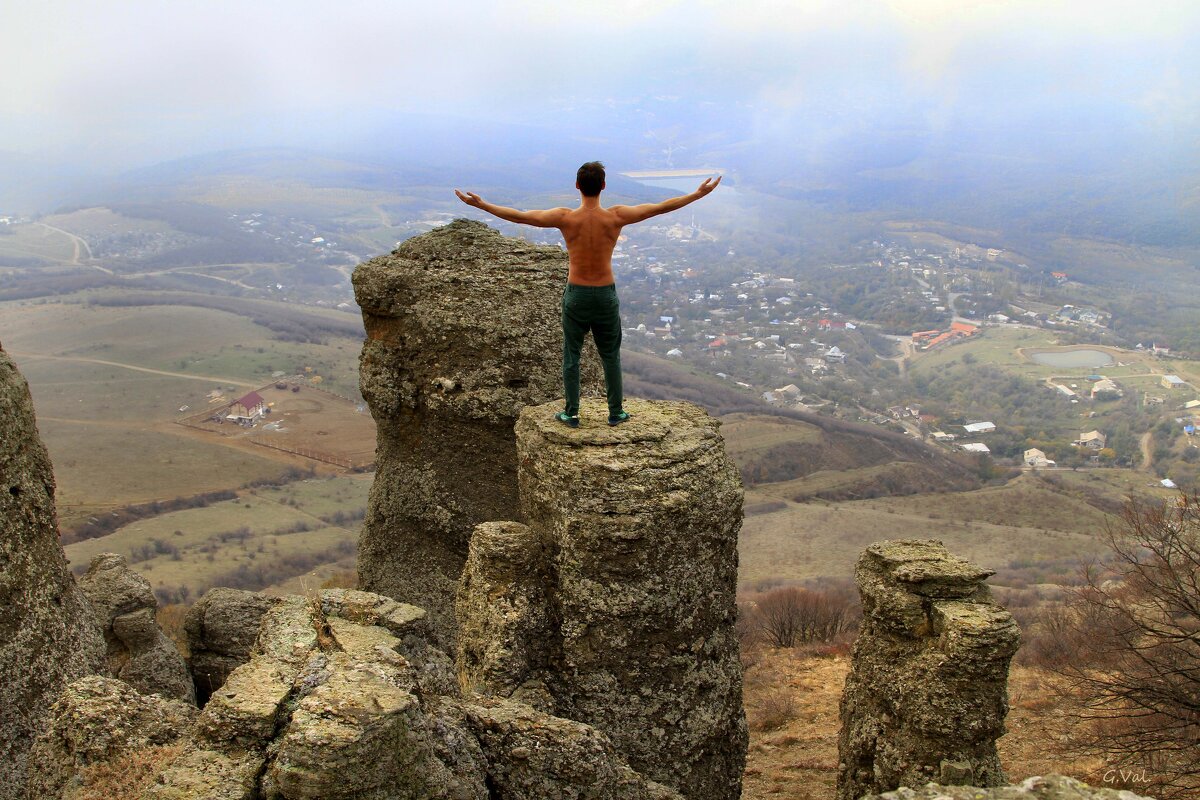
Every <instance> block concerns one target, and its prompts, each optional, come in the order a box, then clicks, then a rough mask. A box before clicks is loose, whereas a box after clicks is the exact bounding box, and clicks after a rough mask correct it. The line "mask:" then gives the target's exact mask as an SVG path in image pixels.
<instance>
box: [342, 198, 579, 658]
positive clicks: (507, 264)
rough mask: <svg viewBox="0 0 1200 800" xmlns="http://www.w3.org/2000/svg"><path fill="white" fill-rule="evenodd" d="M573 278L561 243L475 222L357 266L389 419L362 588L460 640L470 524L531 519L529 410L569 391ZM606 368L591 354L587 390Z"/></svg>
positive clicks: (371, 399)
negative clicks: (415, 610)
mask: <svg viewBox="0 0 1200 800" xmlns="http://www.w3.org/2000/svg"><path fill="white" fill-rule="evenodd" d="M566 275H567V255H566V253H565V252H564V251H562V250H561V249H559V248H557V247H547V246H544V245H533V244H529V243H528V242H524V241H521V240H518V239H511V238H507V237H504V236H501V235H500V234H499V233H498V232H496V231H494V230H492V229H491V228H489V227H487V226H486V225H484V224H482V223H479V222H470V221H467V220H456V221H455V222H453V223H451V224H450V225H446V226H444V227H442V228H437V229H435V230H433V231H431V232H430V233H427V234H423V235H421V236H416V237H413V238H412V239H409V240H408V241H406V242H404V243H403V244H402V245H400V247H398V248H397V249H396V250H395V251H394V252H392V253H391V254H389V255H386V256H381V257H379V258H375V259H372V260H370V261H367V262H364V263H363V264H360V265H359V266H358V268H357V269H355V271H354V290H355V298H356V299H357V301H358V305H359V306H360V307H361V308H362V312H363V322H364V325H365V327H366V331H367V341H366V342H365V343H364V345H363V350H362V355H361V357H360V362H359V364H360V381H359V385H360V387H361V390H362V394H363V397H364V398H365V399H366V401H367V404H368V405H369V406H370V408H371V413H372V415H373V416H374V418H375V422H376V424H377V426H378V443H377V451H376V461H377V464H378V466H377V470H376V475H375V483H374V485H373V486H372V489H371V497H370V501H369V508H368V512H367V518H366V520H365V522H364V525H363V534H362V537H361V542H360V546H359V554H358V571H359V586H360V587H362V588H363V589H366V590H369V591H372V592H377V593H379V594H383V595H387V596H389V597H393V598H395V599H397V600H401V601H404V602H409V603H413V604H415V605H417V606H420V607H422V608H425V609H427V610H428V611H429V613H430V616H431V621H432V623H433V626H434V628H435V629H436V630H437V632H438V635H439V636H440V637H441V638H442V640H443V642H444V643H445V644H446V645H447V646H452V645H453V640H454V609H453V602H454V594H455V587H456V585H457V583H458V578H459V574H460V573H461V572H462V567H463V563H464V562H465V560H466V555H467V543H468V540H469V538H470V536H471V531H472V530H473V529H474V527H475V526H476V525H477V524H479V523H481V522H486V521H488V520H508V519H518V518H519V513H520V512H519V508H518V503H517V477H516V441H515V437H514V435H513V423H514V422H515V421H516V418H517V414H518V413H519V412H520V410H521V408H523V407H524V406H527V405H531V404H536V403H544V402H546V401H548V400H550V399H552V398H554V397H561V396H562V361H561V352H562V325H561V321H560V306H559V304H560V298H561V295H562V292H563V288H564V286H565V284H566ZM598 375H599V370H598V364H597V360H596V359H595V358H594V357H592V358H585V360H584V385H585V387H588V386H590V387H595V386H597V385H598V380H599V379H598Z"/></svg>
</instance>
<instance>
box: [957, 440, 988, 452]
mask: <svg viewBox="0 0 1200 800" xmlns="http://www.w3.org/2000/svg"><path fill="white" fill-rule="evenodd" d="M959 447H961V448H962V449H963V450H966V451H967V452H968V453H990V452H992V451H991V450H990V449H988V446H987V445H986V444H983V443H982V442H970V443H969V444H962V445H959Z"/></svg>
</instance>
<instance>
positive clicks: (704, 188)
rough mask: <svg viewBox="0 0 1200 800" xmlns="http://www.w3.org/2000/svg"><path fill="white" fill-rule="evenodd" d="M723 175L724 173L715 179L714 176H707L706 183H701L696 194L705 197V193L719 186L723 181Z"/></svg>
mask: <svg viewBox="0 0 1200 800" xmlns="http://www.w3.org/2000/svg"><path fill="white" fill-rule="evenodd" d="M723 177H724V176H723V175H718V176H717V179H716V180H715V181H714V180H713V179H712V178H705V179H704V183H702V184H700V188H699V189H697V190H696V194H698V195H700V196H701V197H704V195H706V194H708V193H709V192H711V191H712V190H713V189H715V188H717V186H718V185H719V184H720V183H721V178H723Z"/></svg>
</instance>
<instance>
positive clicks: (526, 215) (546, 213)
mask: <svg viewBox="0 0 1200 800" xmlns="http://www.w3.org/2000/svg"><path fill="white" fill-rule="evenodd" d="M454 193H455V194H456V195H458V199H459V200H462V201H463V202H464V203H466V204H467V205H469V206H472V207H474V208H478V209H481V210H483V211H486V212H487V213H489V214H491V215H492V216H495V217H499V218H500V219H503V220H508V221H509V222H518V223H520V224H522V225H535V226H537V227H539V228H557V227H558V225H559V223H560V222H562V220H563V217H564V216H566V214H567V212H568V211H569V210H570V209H566V208H548V209H545V210H543V211H520V210H518V209H515V208H509V207H508V206H498V205H496V204H495V203H489V202H488V201H486V200H484V199H483V198H482V197H480V196H479V195H477V194H475V193H474V192H460V191H459V190H458V189H455V190H454Z"/></svg>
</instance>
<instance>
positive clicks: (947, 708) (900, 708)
mask: <svg viewBox="0 0 1200 800" xmlns="http://www.w3.org/2000/svg"><path fill="white" fill-rule="evenodd" d="M991 574H992V572H991V571H990V570H985V569H981V568H980V567H977V566H975V565H974V564H971V563H969V562H966V561H964V560H962V559H960V558H957V557H956V556H954V555H952V554H951V553H949V552H948V551H947V550H946V548H945V547H944V546H943V545H942V543H941V542H939V541H937V540H932V539H929V540H897V541H883V542H876V543H875V544H873V545H871V546H870V547H868V548H867V549H866V550H865V551H864V552H863V554H862V556H861V557H860V558H859V560H858V564H857V565H856V567H855V579H856V580H857V582H858V588H859V594H860V596H861V597H862V605H863V623H862V628H861V630H860V632H859V636H858V639H857V640H856V641H855V643H854V651H853V654H852V657H851V668H850V673H849V675H848V676H847V678H846V687H845V690H844V692H843V694H842V701H841V733H840V736H839V739H838V752H839V762H840V763H839V765H838V790H837V791H838V798H839V800H858V798H860V797H862V796H863V795H864V794H868V793H870V792H882V791H888V790H891V789H895V788H897V787H901V786H921V785H924V784H926V783H928V782H930V781H938V782H940V783H943V784H965V785H972V786H980V787H989V786H1000V785H1002V784H1003V783H1005V778H1004V772H1003V770H1002V769H1001V766H1000V758H999V756H998V755H997V753H996V739H997V738H999V737H1000V736H1001V735H1002V734H1003V733H1004V717H1005V715H1006V714H1007V712H1008V694H1007V681H1008V663H1009V660H1010V659H1011V658H1012V656H1013V653H1015V652H1016V649H1017V645H1018V643H1019V639H1020V634H1019V632H1018V630H1017V625H1016V623H1015V622H1014V621H1013V618H1012V616H1011V615H1009V613H1008V612H1007V611H1005V610H1004V609H1003V608H1002V607H1001V606H999V605H997V604H996V603H995V602H993V601H992V599H991V595H990V592H989V591H988V588H987V587H986V586H985V585H984V584H983V580H984V579H985V578H987V577H988V576H990V575H991ZM922 796H923V795H922ZM997 796H998V797H1001V796H1007V795H997ZM1017 796H1025V795H1017Z"/></svg>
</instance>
